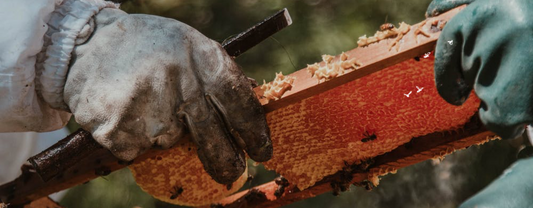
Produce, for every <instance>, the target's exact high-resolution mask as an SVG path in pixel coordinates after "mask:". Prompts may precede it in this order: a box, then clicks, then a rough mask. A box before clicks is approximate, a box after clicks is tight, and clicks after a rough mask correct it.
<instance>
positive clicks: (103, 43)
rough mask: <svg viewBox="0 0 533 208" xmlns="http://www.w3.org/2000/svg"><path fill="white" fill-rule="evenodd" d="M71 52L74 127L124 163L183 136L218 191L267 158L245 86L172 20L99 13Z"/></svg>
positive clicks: (266, 140)
mask: <svg viewBox="0 0 533 208" xmlns="http://www.w3.org/2000/svg"><path fill="white" fill-rule="evenodd" d="M95 25H96V27H95V31H94V33H93V34H92V36H91V37H90V39H89V40H88V41H87V42H86V43H84V44H82V45H78V46H77V47H76V48H75V51H74V53H73V59H72V61H71V67H70V71H69V74H68V77H67V81H66V85H65V90H64V99H65V102H66V104H67V105H68V106H69V108H70V111H71V112H72V113H73V114H74V116H75V118H76V121H77V122H78V123H79V124H80V125H81V126H82V127H83V128H84V129H86V130H88V131H90V132H91V133H92V135H93V137H94V138H95V139H96V140H97V141H98V143H100V144H101V145H103V146H104V147H106V148H108V149H109V150H110V151H111V152H113V154H115V155H116V156H117V157H118V158H119V159H122V160H127V161H128V160H133V159H134V158H135V157H137V156H138V155H139V154H141V153H142V152H144V151H145V150H147V149H149V148H151V147H153V146H161V147H163V148H169V147H171V146H172V145H173V144H175V143H176V141H178V140H179V139H180V138H182V137H184V135H186V134H190V135H191V137H192V140H193V141H194V142H195V143H196V145H197V147H198V156H199V158H200V160H201V161H202V163H203V165H204V168H205V169H206V171H207V172H208V173H209V174H210V175H211V176H212V177H213V179H215V181H217V182H219V183H222V184H229V183H231V182H233V181H234V180H236V179H237V178H238V177H239V176H241V174H242V173H243V171H244V170H245V168H246V159H245V157H244V153H243V150H245V151H246V152H247V153H248V155H249V156H250V157H251V158H252V159H253V160H256V161H260V162H262V161H266V160H269V159H270V157H271V156H272V144H271V141H270V132H269V128H268V126H267V123H266V118H265V116H264V112H263V108H262V106H261V104H260V103H259V101H258V99H257V98H256V96H255V93H254V91H253V89H252V85H251V83H250V81H249V80H248V79H247V77H246V76H245V75H244V74H243V72H242V71H241V70H240V69H239V68H238V66H237V65H236V63H235V62H234V61H233V59H232V58H231V57H230V56H229V55H227V53H226V52H225V50H224V49H223V48H222V47H221V46H220V44H218V43H217V42H215V41H213V40H211V39H209V38H207V37H205V36H204V35H202V34H201V33H200V32H198V31H196V30H195V29H194V28H191V27H190V26H188V25H185V24H183V23H180V22H178V21H176V20H172V19H167V18H162V17H157V16H150V15H135V14H134V15H128V14H126V13H124V12H122V11H120V10H118V9H103V10H102V11H100V13H98V15H97V16H96V17H95Z"/></svg>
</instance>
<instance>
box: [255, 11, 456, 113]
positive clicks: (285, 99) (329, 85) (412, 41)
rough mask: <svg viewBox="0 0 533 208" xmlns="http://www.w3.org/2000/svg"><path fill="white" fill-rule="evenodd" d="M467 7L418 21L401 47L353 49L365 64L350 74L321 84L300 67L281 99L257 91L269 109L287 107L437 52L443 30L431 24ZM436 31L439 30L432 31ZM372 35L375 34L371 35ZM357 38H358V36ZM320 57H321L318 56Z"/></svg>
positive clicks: (352, 53) (350, 53) (385, 45)
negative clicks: (438, 41) (385, 69)
mask: <svg viewBox="0 0 533 208" xmlns="http://www.w3.org/2000/svg"><path fill="white" fill-rule="evenodd" d="M463 8H464V6H461V7H458V8H455V9H453V10H450V11H448V12H446V13H444V14H442V15H440V16H437V17H432V18H429V19H427V21H423V22H421V23H418V24H414V25H412V26H411V29H410V30H409V32H408V33H407V34H406V35H405V36H404V37H403V38H402V40H400V41H401V42H400V43H398V44H399V49H398V50H396V47H393V48H392V49H391V50H389V48H390V45H391V44H392V43H393V42H394V38H389V39H385V40H382V41H379V42H377V43H372V44H370V45H368V46H365V47H357V48H355V49H353V50H350V51H347V52H345V53H346V54H347V55H348V56H349V57H350V59H351V58H353V57H355V58H356V59H357V60H359V61H360V62H361V63H362V66H360V67H359V68H358V69H357V70H352V71H349V72H347V73H346V74H344V75H342V76H339V77H337V78H335V79H332V80H329V81H326V82H322V83H318V80H317V79H316V78H314V77H311V74H310V73H309V72H307V69H306V68H303V69H301V70H298V71H296V72H294V73H292V74H289V75H288V76H292V77H294V78H295V80H294V84H293V87H292V89H291V90H289V91H287V92H286V93H285V94H284V95H283V96H282V97H281V99H279V100H270V101H269V100H267V99H266V98H262V95H263V90H261V88H260V87H257V88H255V89H254V90H255V92H256V94H257V95H258V96H259V98H260V101H261V104H263V106H264V108H265V110H266V112H271V111H274V110H276V109H280V108H283V107H285V106H287V105H290V104H292V103H295V102H298V101H300V100H303V99H305V98H308V97H311V96H313V95H316V94H319V93H322V92H325V91H327V90H330V89H333V88H335V87H338V86H340V85H343V84H346V83H348V82H351V81H353V80H356V79H359V78H361V77H364V76H367V75H369V74H372V73H374V72H377V71H380V70H382V69H384V68H386V67H389V66H392V65H395V64H397V63H400V62H402V61H405V60H408V59H411V58H414V57H417V56H421V55H423V54H424V53H426V52H430V51H433V50H434V48H435V45H436V41H437V39H438V38H439V35H440V31H439V30H437V31H435V30H430V27H431V23H430V22H432V21H434V20H441V21H448V20H449V19H451V18H452V17H453V16H455V15H456V14H457V13H458V12H459V11H461V10H462V9H463ZM421 26H422V27H423V28H422V29H423V30H424V31H425V32H427V33H428V34H429V35H430V36H429V37H426V36H424V35H422V34H418V35H415V31H416V29H418V28H419V27H421ZM431 31H435V32H431ZM368 35H369V36H371V35H373V34H368ZM354 39H357V37H354ZM317 58H320V56H317ZM338 59H339V55H338V56H336V57H335V59H334V60H333V61H334V62H335V61H337V60H338ZM310 64H311V63H310ZM319 64H320V65H321V66H324V65H325V63H324V62H319Z"/></svg>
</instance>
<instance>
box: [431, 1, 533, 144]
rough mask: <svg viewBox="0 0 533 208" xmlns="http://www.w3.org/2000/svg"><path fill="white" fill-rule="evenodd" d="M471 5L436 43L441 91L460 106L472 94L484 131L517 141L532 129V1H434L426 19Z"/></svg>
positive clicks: (438, 88)
mask: <svg viewBox="0 0 533 208" xmlns="http://www.w3.org/2000/svg"><path fill="white" fill-rule="evenodd" d="M469 2H472V3H471V4H470V5H468V6H467V7H466V8H465V9H463V10H462V11H461V12H459V13H458V14H457V15H456V16H455V17H454V18H452V19H451V20H450V21H449V22H448V23H447V24H446V26H445V27H444V29H443V31H442V33H441V35H440V37H439V40H438V41H437V48H436V52H435V82H436V85H437V90H438V92H439V94H440V95H441V97H442V98H444V99H445V100H446V101H447V102H449V103H451V104H454V105H461V104H463V103H464V102H465V100H466V99H467V98H468V95H469V94H470V92H471V91H472V89H474V90H475V93H476V94H477V96H478V97H479V98H480V99H481V101H482V103H481V107H480V110H479V115H480V118H481V120H482V121H483V123H484V124H485V126H486V127H487V128H488V129H489V130H490V131H492V132H494V133H496V134H498V135H499V136H501V137H502V138H515V137H516V136H518V135H520V134H521V133H522V132H523V131H524V127H525V125H526V124H531V123H533V15H532V14H533V1H531V0H507V1H501V0H477V1H465V0H435V1H434V2H432V3H431V4H430V6H429V8H428V10H427V13H426V14H427V15H428V16H432V15H434V14H439V13H442V12H445V11H446V10H447V9H451V8H453V7H455V6H458V5H460V4H463V3H469Z"/></svg>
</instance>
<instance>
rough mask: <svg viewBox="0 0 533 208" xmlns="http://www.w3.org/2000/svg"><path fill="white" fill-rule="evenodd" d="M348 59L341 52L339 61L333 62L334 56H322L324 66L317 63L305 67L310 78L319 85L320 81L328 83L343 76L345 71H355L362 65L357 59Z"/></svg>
mask: <svg viewBox="0 0 533 208" xmlns="http://www.w3.org/2000/svg"><path fill="white" fill-rule="evenodd" d="M349 58H350V57H349V56H348V55H347V54H346V53H344V52H343V53H342V54H341V55H340V57H339V60H337V61H336V62H333V59H334V56H331V55H322V60H323V61H324V63H325V65H324V66H320V65H319V64H318V63H314V64H313V65H307V72H309V73H310V74H311V76H312V77H315V78H316V79H317V80H318V82H319V83H320V82H322V81H328V80H330V79H333V78H335V77H338V76H340V75H343V74H345V73H346V72H347V70H355V69H357V67H359V66H361V65H362V64H361V62H359V61H358V60H357V59H355V58H352V59H349Z"/></svg>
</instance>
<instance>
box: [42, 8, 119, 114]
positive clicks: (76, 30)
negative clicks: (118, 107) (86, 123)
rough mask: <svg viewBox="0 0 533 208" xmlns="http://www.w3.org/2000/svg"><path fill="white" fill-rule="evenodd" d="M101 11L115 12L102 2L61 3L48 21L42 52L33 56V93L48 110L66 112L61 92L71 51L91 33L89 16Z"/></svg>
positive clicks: (92, 22) (91, 20)
mask: <svg viewBox="0 0 533 208" xmlns="http://www.w3.org/2000/svg"><path fill="white" fill-rule="evenodd" d="M103 8H118V4H115V3H112V2H107V1H104V0H65V1H63V2H62V4H61V5H59V6H57V7H56V9H55V10H54V12H53V13H52V14H51V17H50V21H48V23H47V24H48V26H49V29H48V31H47V32H46V34H45V35H44V45H43V50H42V51H41V52H40V53H39V55H38V56H37V64H36V75H37V78H36V79H35V80H36V86H37V92H38V94H40V95H41V96H42V98H43V99H44V100H45V101H46V102H47V103H48V104H49V105H50V107H52V108H56V109H62V110H67V111H69V108H68V106H67V105H66V103H65V101H64V100H63V88H64V86H65V82H66V77H67V73H68V68H69V62H70V58H71V53H72V51H73V50H74V47H75V46H76V45H79V44H83V43H84V42H85V41H87V39H88V38H89V37H90V36H91V34H92V32H93V30H94V20H93V16H94V15H96V14H97V13H98V12H99V11H100V10H101V9H103Z"/></svg>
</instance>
